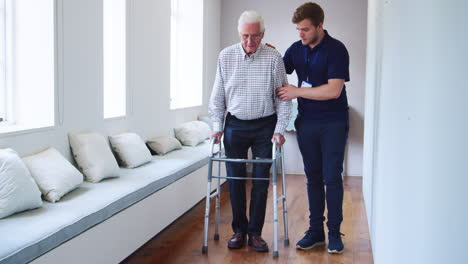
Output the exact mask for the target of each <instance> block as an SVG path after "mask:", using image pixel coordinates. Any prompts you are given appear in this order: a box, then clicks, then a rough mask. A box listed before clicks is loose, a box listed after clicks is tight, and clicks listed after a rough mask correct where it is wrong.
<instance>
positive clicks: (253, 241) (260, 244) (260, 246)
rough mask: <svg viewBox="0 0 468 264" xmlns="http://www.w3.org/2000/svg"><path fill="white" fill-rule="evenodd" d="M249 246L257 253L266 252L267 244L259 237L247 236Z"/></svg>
mask: <svg viewBox="0 0 468 264" xmlns="http://www.w3.org/2000/svg"><path fill="white" fill-rule="evenodd" d="M248 244H249V246H251V247H252V249H253V250H254V251H257V252H268V244H267V243H266V242H265V240H263V238H262V237H261V236H249V243H248Z"/></svg>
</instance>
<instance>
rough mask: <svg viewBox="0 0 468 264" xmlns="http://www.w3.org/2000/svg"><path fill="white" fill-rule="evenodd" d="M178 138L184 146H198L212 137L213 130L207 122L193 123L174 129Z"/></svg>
mask: <svg viewBox="0 0 468 264" xmlns="http://www.w3.org/2000/svg"><path fill="white" fill-rule="evenodd" d="M174 134H175V136H176V138H177V139H178V140H179V141H180V142H181V143H182V145H184V146H196V145H198V144H200V143H201V142H203V141H205V139H207V138H209V137H210V135H211V129H210V127H209V126H208V124H206V123H205V122H202V121H191V122H187V123H183V124H180V125H178V126H177V127H176V128H174Z"/></svg>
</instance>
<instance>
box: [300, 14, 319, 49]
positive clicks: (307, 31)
mask: <svg viewBox="0 0 468 264" xmlns="http://www.w3.org/2000/svg"><path fill="white" fill-rule="evenodd" d="M322 26H323V25H322V24H319V25H318V26H314V24H312V21H310V19H304V20H302V21H300V22H299V23H297V24H296V29H297V31H298V32H299V37H300V38H301V41H302V44H303V45H314V46H315V45H317V44H318V43H317V42H318V40H319V30H320V29H321V28H322Z"/></svg>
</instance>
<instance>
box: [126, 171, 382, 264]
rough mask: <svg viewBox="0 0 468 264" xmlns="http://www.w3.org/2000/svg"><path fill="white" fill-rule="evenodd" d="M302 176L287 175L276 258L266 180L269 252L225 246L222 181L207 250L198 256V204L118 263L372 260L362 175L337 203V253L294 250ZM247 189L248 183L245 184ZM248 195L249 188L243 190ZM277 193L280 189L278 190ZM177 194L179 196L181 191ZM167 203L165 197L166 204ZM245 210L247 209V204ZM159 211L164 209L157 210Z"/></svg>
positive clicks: (302, 210)
mask: <svg viewBox="0 0 468 264" xmlns="http://www.w3.org/2000/svg"><path fill="white" fill-rule="evenodd" d="M305 183H306V181H305V177H304V176H303V175H287V195H288V209H289V237H290V241H291V244H290V245H289V246H284V243H283V238H284V232H283V228H282V226H283V221H282V210H281V209H282V206H281V203H280V205H279V206H278V210H279V214H278V216H279V219H280V221H279V229H278V231H279V232H278V233H279V244H278V245H279V246H278V250H279V257H278V258H273V257H272V252H271V249H272V248H273V243H272V241H273V225H272V208H271V207H272V206H271V203H272V202H271V184H270V191H269V199H268V207H267V216H266V219H265V225H264V228H263V234H262V235H263V238H264V239H265V241H267V242H268V244H269V247H270V252H268V253H258V252H254V251H252V250H251V249H250V248H249V247H245V248H243V249H238V250H229V249H228V248H227V240H228V239H229V238H230V237H231V235H232V230H231V206H230V203H229V193H228V191H227V190H228V189H227V184H224V185H223V187H222V197H221V221H220V226H219V228H220V239H219V241H215V240H213V233H214V224H213V223H214V222H213V221H214V206H213V204H214V200H213V202H212V207H211V217H210V220H211V221H210V222H211V223H212V224H211V225H210V232H209V240H208V254H202V253H201V248H202V238H203V224H204V222H203V218H204V208H205V203H204V201H203V202H200V203H199V204H197V205H196V206H195V207H194V208H193V209H192V210H190V211H189V212H187V213H186V214H184V215H183V216H182V217H180V218H179V219H178V220H176V221H175V222H174V223H173V224H171V225H170V226H169V227H168V228H166V229H165V230H163V231H162V232H161V233H160V234H158V235H157V236H155V237H154V238H153V239H151V240H150V241H148V243H146V244H145V245H143V246H142V247H141V248H140V249H138V250H137V251H136V252H134V253H133V254H132V255H130V256H129V257H128V258H127V259H125V260H124V261H123V262H122V263H125V264H130V263H161V264H163V263H171V264H172V263H174V264H177V263H235V264H238V263H316V264H319V263H346V264H348V263H359V264H366V263H373V260H372V250H371V246H370V240H369V232H368V226H367V220H366V214H365V209H364V202H363V199H362V178H361V177H346V178H345V194H344V203H343V214H344V221H343V224H342V227H341V232H342V233H344V234H345V236H344V237H343V242H344V244H345V251H344V253H343V254H340V255H336V254H329V253H327V252H326V246H321V247H318V248H314V249H312V250H309V251H299V250H296V248H295V244H296V242H297V241H298V240H300V239H301V238H302V236H303V235H304V232H305V230H306V229H307V227H308V202H307V195H306V188H305ZM247 190H250V184H247ZM247 193H248V194H250V191H248V192H247ZM279 193H280V192H279ZM181 195H183V194H181ZM168 204H170V201H169V202H168ZM247 208H248V207H247ZM161 213H164V212H161Z"/></svg>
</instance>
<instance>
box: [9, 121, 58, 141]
mask: <svg viewBox="0 0 468 264" xmlns="http://www.w3.org/2000/svg"><path fill="white" fill-rule="evenodd" d="M54 129H55V126H45V127H28V126H19V125H15V124H11V123H7V122H5V123H3V122H2V123H0V138H3V137H12V136H18V135H24V134H32V133H39V132H45V131H52V130H54Z"/></svg>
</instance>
